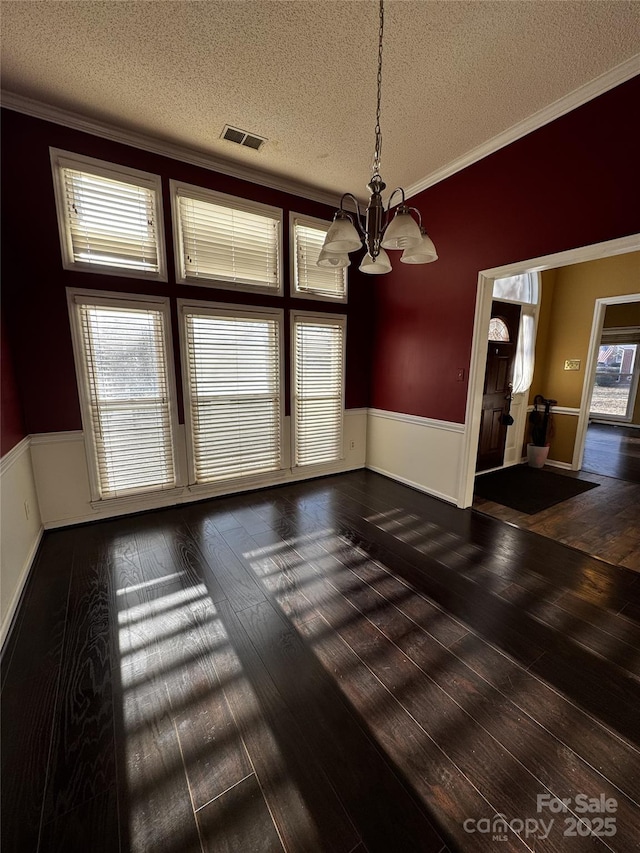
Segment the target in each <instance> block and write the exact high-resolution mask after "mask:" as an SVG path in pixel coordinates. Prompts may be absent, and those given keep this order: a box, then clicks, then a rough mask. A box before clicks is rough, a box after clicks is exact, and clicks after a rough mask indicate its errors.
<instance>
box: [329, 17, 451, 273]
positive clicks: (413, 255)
mask: <svg viewBox="0 0 640 853" xmlns="http://www.w3.org/2000/svg"><path fill="white" fill-rule="evenodd" d="M383 34H384V0H380V28H379V31H378V100H377V106H376V128H375V149H374V155H373V168H372V175H371V180H370V181H369V183H368V184H367V188H368V189H369V192H370V196H369V204H368V205H367V209H366V211H365V215H364V217H363V216H362V214H361V213H360V205H359V203H358V200H357V199H356V197H355V196H354V195H352V193H344V195H343V196H342V199H341V200H340V208H339V209H338V210H337V211H336V212H335V214H334V217H333V223H332V225H331V227H330V228H329V230H328V231H327V236H326V238H325V241H324V244H323V246H322V251H321V252H320V257H319V258H318V266H335V267H338V266H342V267H344V266H348V265H349V263H350V262H349V260H348V258H347V255H348V254H349V253H350V252H356V251H358V250H359V249H361V248H362V247H363V245H364V246H365V248H366V249H367V253H366V255H365V256H364V258H363V260H362V263H361V264H360V267H359V269H360V271H361V272H364V273H367V274H369V275H383V274H384V273H388V272H391V261H390V260H389V256H388V255H387V253H386V251H385V249H391V250H394V251H398V250H404V251H403V254H402V257H401V258H400V260H401V261H402V263H405V264H429V263H431V262H432V261H436V260H437V259H438V255H437V252H436V249H435V246H434V245H433V241H432V240H431V238H430V237H429V236H428V235H427V232H426V231H425V229H424V228H423V227H422V217H421V216H420V211H418V210H417V209H416V208H415V207H409V205H407V204H406V203H405V194H404V190H403V189H402V187H398V188H397V189H395V190H394V191H393V192H392V193H391V196H390V197H389V200H388V202H387V206H386V208H385V206H384V203H383V201H382V192H383V190H384V189H386V184H385V182H384V181H383V180H382V177H381V176H380V152H381V150H382V131H381V129H380V104H381V95H382V37H383ZM397 192H399V193H400V194H401V196H402V201H401V203H400V204H399V205H398V207H397V209H396V211H395V213H394V214H392V213H391V201H392V199H393V197H394V195H395V194H396V193H397ZM347 198H349V199H351V201H352V202H353V204H354V206H355V212H354V213H352V212H347V211H346V210H345V209H344V202H345V199H347ZM414 213H415V214H417V217H418V219H417V221H416V219H415V218H414V216H413V214H414ZM336 259H337V260H336Z"/></svg>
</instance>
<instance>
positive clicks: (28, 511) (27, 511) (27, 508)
mask: <svg viewBox="0 0 640 853" xmlns="http://www.w3.org/2000/svg"><path fill="white" fill-rule="evenodd" d="M24 514H25V515H26V516H27V518H29V516H30V515H31V507H30V506H29V501H25V502H24Z"/></svg>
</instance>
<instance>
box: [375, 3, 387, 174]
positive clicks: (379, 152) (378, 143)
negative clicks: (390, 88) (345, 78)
mask: <svg viewBox="0 0 640 853" xmlns="http://www.w3.org/2000/svg"><path fill="white" fill-rule="evenodd" d="M383 35H384V0H380V28H379V30H378V99H377V102H376V130H375V134H376V147H375V151H374V154H373V174H374V175H379V174H380V157H381V155H382V130H381V128H380V103H381V100H382V37H383Z"/></svg>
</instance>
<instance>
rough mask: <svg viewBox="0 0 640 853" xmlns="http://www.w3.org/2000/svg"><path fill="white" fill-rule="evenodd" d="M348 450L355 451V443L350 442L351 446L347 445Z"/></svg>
mask: <svg viewBox="0 0 640 853" xmlns="http://www.w3.org/2000/svg"><path fill="white" fill-rule="evenodd" d="M349 449H350V450H355V449H356V443H355V441H352V442H351V444H350V445H349Z"/></svg>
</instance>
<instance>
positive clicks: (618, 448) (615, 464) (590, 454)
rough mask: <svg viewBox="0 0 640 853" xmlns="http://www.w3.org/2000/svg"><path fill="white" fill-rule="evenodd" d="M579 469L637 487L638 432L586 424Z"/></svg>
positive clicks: (639, 480)
mask: <svg viewBox="0 0 640 853" xmlns="http://www.w3.org/2000/svg"><path fill="white" fill-rule="evenodd" d="M582 468H583V470H585V471H593V472H594V473H595V474H604V475H605V476H607V477H617V478H618V479H620V480H629V481H630V482H632V483H640V429H634V428H633V427H625V426H612V425H611V424H597V423H596V424H589V427H588V429H587V438H586V441H585V445H584V459H583V462H582Z"/></svg>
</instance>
